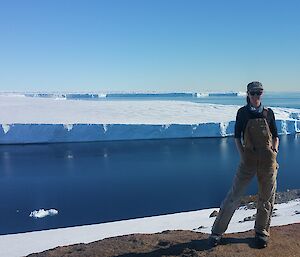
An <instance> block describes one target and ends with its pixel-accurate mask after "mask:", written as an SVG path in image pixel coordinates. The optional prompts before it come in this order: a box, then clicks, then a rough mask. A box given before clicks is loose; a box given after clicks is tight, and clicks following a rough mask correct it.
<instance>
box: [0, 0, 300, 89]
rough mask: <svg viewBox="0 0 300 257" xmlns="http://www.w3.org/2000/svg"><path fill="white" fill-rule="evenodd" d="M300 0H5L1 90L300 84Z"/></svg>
mask: <svg viewBox="0 0 300 257" xmlns="http://www.w3.org/2000/svg"><path fill="white" fill-rule="evenodd" d="M299 11H300V1H297V0H295V1H291V0H287V1H276V0H273V1H267V0H265V1H263V0H253V1H244V0H236V1H233V0H228V1H216V0H206V1H205V0H180V1H179V0H107V1H102V0H97V1H96V0H95V1H92V0H82V1H76V0H51V1H50V0H49V1H48V0H43V1H39V0H36V1H33V0H27V1H22V0H20V1H15V0H10V1H4V0H0V91H57V90H61V91H81V90H84V91H89V90H92V91H95V90H97V91H107V90H109V91H119V90H160V91H207V90H213V91H215V90H244V88H245V86H246V84H247V83H248V82H250V81H253V80H259V81H261V82H262V83H263V84H264V85H265V88H266V89H267V90H269V91H283V90H284V91H286V90H299V85H300V76H299V75H298V74H299V71H300V16H299Z"/></svg>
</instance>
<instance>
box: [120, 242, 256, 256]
mask: <svg viewBox="0 0 300 257" xmlns="http://www.w3.org/2000/svg"><path fill="white" fill-rule="evenodd" d="M228 244H248V246H249V247H250V248H256V247H255V243H254V239H253V238H252V237H247V238H231V237H227V238H222V240H221V243H220V245H228ZM216 247H218V246H216ZM213 249H214V247H212V246H210V245H209V241H208V239H200V240H192V241H190V242H187V243H182V244H176V245H168V244H167V243H166V244H165V246H163V247H161V248H159V249H157V250H154V251H152V252H147V253H126V254H121V255H118V256H115V257H157V256H162V255H165V256H168V255H175V256H176V255H180V254H182V253H183V252H185V253H187V252H191V253H192V252H198V251H212V250H213Z"/></svg>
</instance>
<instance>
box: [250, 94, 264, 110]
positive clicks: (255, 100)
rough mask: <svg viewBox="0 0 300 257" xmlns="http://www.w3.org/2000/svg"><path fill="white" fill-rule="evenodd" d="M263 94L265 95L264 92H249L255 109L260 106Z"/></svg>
mask: <svg viewBox="0 0 300 257" xmlns="http://www.w3.org/2000/svg"><path fill="white" fill-rule="evenodd" d="M262 94H263V91H262V90H251V91H249V92H248V96H249V99H250V103H251V105H252V106H254V107H258V106H260V103H261V96H262Z"/></svg>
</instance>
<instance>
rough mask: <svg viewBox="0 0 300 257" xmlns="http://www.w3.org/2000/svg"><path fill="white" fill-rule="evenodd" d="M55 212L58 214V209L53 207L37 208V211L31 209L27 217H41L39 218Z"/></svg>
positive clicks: (52, 214)
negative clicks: (47, 208) (48, 208)
mask: <svg viewBox="0 0 300 257" xmlns="http://www.w3.org/2000/svg"><path fill="white" fill-rule="evenodd" d="M57 214H58V210H55V209H50V210H45V209H39V210H38V211H32V212H31V213H30V215H29V217H31V218H36V219H41V218H45V217H47V216H54V215H57Z"/></svg>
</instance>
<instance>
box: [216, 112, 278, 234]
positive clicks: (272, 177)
mask: <svg viewBox="0 0 300 257" xmlns="http://www.w3.org/2000/svg"><path fill="white" fill-rule="evenodd" d="M271 145H272V134H271V131H270V128H269V125H268V123H267V121H266V119H264V118H258V119H250V120H249V121H248V123H247V126H246V129H245V132H244V153H243V158H242V160H241V163H240V165H239V167H238V170H237V173H236V175H235V178H234V180H233V185H232V187H231V189H230V191H229V192H228V194H227V196H226V198H225V200H224V201H223V203H222V205H221V208H220V212H219V215H218V216H217V218H216V220H215V222H214V225H213V227H212V233H213V234H218V235H222V234H223V233H224V232H225V231H226V229H227V227H228V224H229V222H230V220H231V217H232V215H233V213H234V211H235V210H236V208H237V207H238V206H239V204H240V200H241V197H242V196H243V194H244V192H245V190H246V187H247V185H248V184H249V182H250V180H251V179H252V178H253V176H255V175H257V180H258V203H257V214H256V220H255V232H257V233H260V234H263V235H266V236H269V235H270V234H269V228H270V220H271V216H272V211H273V206H274V201H275V191H276V176H277V169H278V164H277V161H276V156H277V153H276V152H274V151H273V150H272V149H271Z"/></svg>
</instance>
